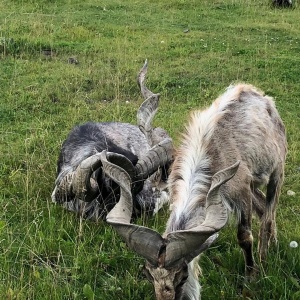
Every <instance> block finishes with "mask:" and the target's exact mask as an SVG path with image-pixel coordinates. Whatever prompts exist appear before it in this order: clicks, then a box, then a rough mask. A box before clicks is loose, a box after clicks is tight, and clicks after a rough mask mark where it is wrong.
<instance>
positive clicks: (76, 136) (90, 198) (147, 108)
mask: <svg viewBox="0 0 300 300" xmlns="http://www.w3.org/2000/svg"><path fill="white" fill-rule="evenodd" d="M146 73H147V61H146V62H145V64H144V66H143V68H142V69H141V71H140V73H139V76H138V84H139V86H140V89H141V92H142V95H143V97H144V98H145V101H144V102H143V104H142V105H141V107H140V108H139V110H138V113H137V118H138V126H136V125H131V124H127V123H118V122H107V123H87V124H84V125H80V126H77V127H75V128H74V129H73V130H72V131H71V133H70V134H69V136H68V137H67V139H66V140H65V141H64V143H63V145H62V149H61V152H60V156H59V160H58V168H57V179H56V183H55V188H54V191H53V193H52V200H53V201H54V202H59V203H63V205H64V206H65V208H66V209H68V210H71V211H75V212H77V213H80V214H81V215H82V216H83V217H84V218H87V219H91V218H92V219H94V220H97V219H99V218H103V217H104V216H105V215H106V214H107V212H108V211H109V210H110V209H111V208H112V207H113V206H114V205H115V204H116V202H117V200H118V197H119V193H120V191H119V187H118V185H116V184H115V183H114V182H112V181H111V180H110V179H109V178H108V177H107V176H105V174H104V173H103V172H102V168H101V166H102V162H101V159H100V152H101V151H103V150H107V151H109V153H108V156H111V157H112V160H113V162H114V163H115V164H117V165H120V166H122V167H123V168H126V170H127V171H128V172H129V174H130V176H131V180H132V181H133V182H134V184H133V186H132V193H133V195H134V207H135V213H140V212H141V210H143V211H148V212H149V211H154V212H156V211H157V210H158V209H159V207H160V205H161V204H162V203H163V202H164V201H166V200H167V198H168V197H167V193H166V192H165V191H164V189H165V188H166V183H165V184H164V181H166V176H167V173H166V169H167V168H168V166H169V164H170V163H171V160H172V155H173V147H172V141H171V139H170V137H169V136H168V134H167V132H166V131H165V130H163V129H162V128H152V126H151V121H152V119H153V117H154V115H155V113H156V111H157V108H158V102H159V94H153V93H152V92H151V91H149V90H148V89H147V88H146V86H145V85H144V80H145V76H146ZM161 202H162V203H161Z"/></svg>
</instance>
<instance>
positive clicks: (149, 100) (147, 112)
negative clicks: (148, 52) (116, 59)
mask: <svg viewBox="0 0 300 300" xmlns="http://www.w3.org/2000/svg"><path fill="white" fill-rule="evenodd" d="M147 64H148V63H147V60H146V61H145V64H144V66H143V68H142V69H141V70H140V72H139V75H138V84H139V87H140V89H141V93H142V95H143V97H144V99H145V101H144V102H143V103H142V105H141V106H140V108H139V109H138V112H137V124H138V126H139V128H140V130H141V131H142V132H143V134H144V135H145V136H146V138H147V140H148V143H149V145H150V146H153V145H154V144H155V143H154V140H153V137H152V135H153V128H152V124H151V123H152V120H153V118H154V116H155V114H156V112H157V109H158V104H159V97H160V94H154V93H152V92H151V91H150V90H148V89H147V87H146V86H145V85H144V81H145V78H146V74H147Z"/></svg>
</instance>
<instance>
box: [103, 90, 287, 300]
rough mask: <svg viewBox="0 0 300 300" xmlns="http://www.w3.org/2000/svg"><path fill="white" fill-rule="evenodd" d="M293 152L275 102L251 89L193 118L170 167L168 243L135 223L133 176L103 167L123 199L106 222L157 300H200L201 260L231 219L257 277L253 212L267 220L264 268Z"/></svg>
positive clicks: (248, 268) (249, 270) (262, 238)
mask: <svg viewBox="0 0 300 300" xmlns="http://www.w3.org/2000/svg"><path fill="white" fill-rule="evenodd" d="M286 152H287V143H286V134H285V128H284V125H283V122H282V120H281V118H280V116H279V114H278V112H277V110H276V108H275V105H274V102H273V100H272V98H270V97H268V96H265V95H264V94H263V93H262V92H261V91H259V90H257V89H256V88H255V87H253V86H251V85H246V84H237V85H235V86H230V87H229V88H228V89H227V91H226V92H225V93H224V94H223V95H221V96H220V97H219V98H218V99H217V100H216V101H214V102H213V103H212V105H211V106H210V107H209V108H207V109H205V110H203V111H194V112H192V114H191V117H190V119H189V123H188V124H187V126H186V130H185V133H184V134H183V137H182V141H181V144H180V146H179V148H178V149H177V151H176V154H175V160H174V163H173V165H172V167H171V173H170V176H169V184H168V187H169V192H170V201H171V215H170V217H169V220H168V222H167V226H166V230H165V233H164V234H163V235H161V234H159V233H158V232H156V231H154V230H152V229H149V228H146V227H142V226H138V225H135V224H131V223H130V219H131V213H132V198H131V194H130V184H131V181H130V176H128V174H127V173H126V171H124V170H121V169H120V168H116V166H115V165H113V164H112V163H110V162H107V163H104V170H105V173H106V174H107V175H108V176H109V177H111V178H112V179H113V180H115V181H116V182H117V183H118V184H120V185H121V194H122V196H121V199H120V201H119V203H118V204H117V205H116V206H115V207H114V208H113V209H112V210H111V211H110V213H109V214H108V215H107V222H108V223H110V224H111V225H112V226H113V227H114V228H115V229H116V230H117V232H118V233H119V234H120V235H121V236H122V237H123V239H124V240H125V241H126V243H127V245H128V247H130V248H131V249H132V250H134V251H135V252H136V253H138V254H139V255H141V256H143V257H144V258H145V259H146V264H145V272H146V275H147V277H148V279H149V280H150V281H151V282H153V285H154V289H155V294H156V299H159V300H174V299H177V300H179V299H185V300H187V299H189V300H196V299H200V284H199V279H198V273H199V266H198V259H199V255H200V253H201V252H203V251H204V250H205V249H207V248H208V247H209V246H210V245H211V243H212V242H213V241H214V240H215V239H216V238H217V236H218V231H219V230H220V229H221V228H223V227H224V226H225V225H226V223H227V220H228V215H229V213H230V212H235V214H236V216H237V223H238V225H237V227H238V229H237V239H238V243H239V245H240V246H241V248H242V249H243V252H244V258H245V276H246V279H250V278H251V277H252V276H253V275H254V273H255V269H256V268H255V262H254V258H253V253H252V252H253V251H252V247H253V237H252V232H251V218H252V208H253V209H254V211H255V212H256V213H257V214H258V216H259V217H260V220H261V227H260V235H259V246H258V248H259V258H260V260H265V259H266V256H267V250H268V247H269V243H270V240H271V239H275V240H276V223H275V214H276V204H277V202H278V198H279V193H280V189H281V185H282V182H283V177H284V163H285V157H286ZM102 155H104V154H102ZM103 161H104V159H103ZM261 186H266V196H265V195H264V194H263V192H262V191H261V190H260V189H259V188H260V187H261Z"/></svg>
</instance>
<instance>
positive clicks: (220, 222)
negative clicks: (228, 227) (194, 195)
mask: <svg viewBox="0 0 300 300" xmlns="http://www.w3.org/2000/svg"><path fill="white" fill-rule="evenodd" d="M239 164H240V162H239V161H238V162H236V163H235V164H234V165H232V166H230V167H229V168H226V169H224V170H222V171H219V172H218V173H216V174H215V175H214V176H213V177H212V184H211V187H210V190H209V192H208V194H207V198H206V217H205V220H204V222H203V223H202V224H201V225H199V226H197V227H195V228H192V229H190V230H181V231H175V232H171V233H169V234H168V235H167V247H166V258H165V266H166V267H170V266H174V265H176V264H179V263H181V262H183V261H187V262H189V261H191V260H192V259H193V258H194V257H196V256H197V255H199V254H200V252H201V251H202V250H203V243H205V242H206V241H207V240H208V239H209V238H210V239H211V240H208V241H207V243H211V242H212V241H213V240H214V239H215V238H216V237H217V235H215V234H216V233H217V232H218V231H219V230H220V229H221V228H222V227H223V226H224V225H225V224H226V223H227V218H228V216H227V209H226V207H225V206H224V204H223V201H222V197H221V194H220V187H221V186H222V185H223V184H224V183H226V182H227V181H228V180H229V179H231V178H232V177H233V176H234V175H235V173H236V172H237V169H238V167H239ZM213 235H215V236H213ZM211 236H213V237H211Z"/></svg>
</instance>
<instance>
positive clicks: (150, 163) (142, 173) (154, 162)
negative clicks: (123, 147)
mask: <svg viewBox="0 0 300 300" xmlns="http://www.w3.org/2000/svg"><path fill="white" fill-rule="evenodd" d="M173 156H174V148H173V143H172V140H171V139H170V138H168V139H165V140H163V141H162V142H160V143H158V144H157V145H155V146H154V147H152V148H151V149H150V150H149V151H148V152H147V153H146V155H144V156H142V157H141V158H140V159H139V160H138V162H137V163H136V165H135V169H136V180H142V179H146V178H147V177H149V176H150V175H151V174H153V173H154V172H155V171H157V169H158V168H159V167H163V166H165V165H166V164H168V163H170V162H171V161H172V160H173Z"/></svg>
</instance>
